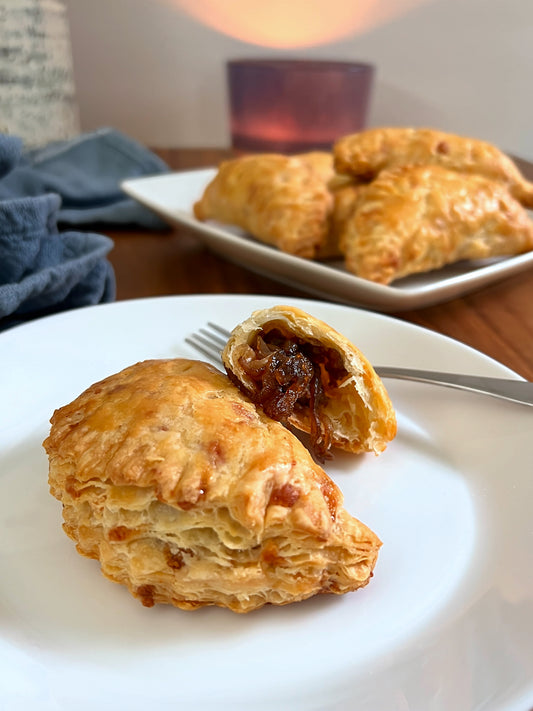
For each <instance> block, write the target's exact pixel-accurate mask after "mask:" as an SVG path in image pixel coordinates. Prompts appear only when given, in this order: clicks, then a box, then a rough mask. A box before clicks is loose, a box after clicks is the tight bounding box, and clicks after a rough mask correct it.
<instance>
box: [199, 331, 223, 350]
mask: <svg viewBox="0 0 533 711" xmlns="http://www.w3.org/2000/svg"><path fill="white" fill-rule="evenodd" d="M200 334H202V335H204V336H207V338H208V339H209V342H210V343H211V344H212V345H216V346H217V348H218V349H219V350H222V349H223V348H224V346H225V345H226V341H227V340H228V339H227V338H220V336H217V334H216V333H211V332H210V331H208V330H207V329H205V328H201V329H200V331H199V332H198V338H201V336H200Z"/></svg>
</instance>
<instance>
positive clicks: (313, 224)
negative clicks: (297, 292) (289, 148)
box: [194, 152, 333, 258]
mask: <svg viewBox="0 0 533 711" xmlns="http://www.w3.org/2000/svg"><path fill="white" fill-rule="evenodd" d="M328 162H329V168H328ZM329 174H331V175H332V174H333V158H332V156H331V155H329V154H323V153H320V152H318V153H317V154H315V153H312V154H309V156H308V157H307V158H306V157H305V155H304V156H292V157H289V156H283V155H278V154H261V155H249V156H243V157H241V158H236V159H234V160H230V161H225V162H223V163H222V164H221V165H220V166H219V169H218V171H217V173H216V175H215V177H214V178H213V180H212V181H211V182H210V183H209V185H208V186H207V187H206V189H205V191H204V194H203V196H202V198H201V199H200V200H199V201H198V202H196V203H195V205H194V214H195V216H196V218H197V219H199V220H210V219H212V220H218V221H219V222H223V223H226V224H230V225H236V226H237V227H240V228H241V229H243V230H245V231H246V232H248V233H250V234H251V235H252V236H253V237H255V238H256V239H258V240H260V241H262V242H265V243H267V244H270V245H274V246H276V247H278V248H279V249H281V250H282V251H284V252H287V253H289V254H294V255H297V256H300V257H306V258H313V257H315V256H316V255H317V253H319V252H320V250H321V248H323V247H324V244H325V243H326V241H327V239H328V236H329V217H330V214H331V210H332V206H333V198H332V196H331V193H330V191H329V190H328V187H327V176H328V175H329Z"/></svg>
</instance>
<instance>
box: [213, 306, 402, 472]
mask: <svg viewBox="0 0 533 711" xmlns="http://www.w3.org/2000/svg"><path fill="white" fill-rule="evenodd" d="M222 360H223V362H224V366H225V368H226V370H227V372H228V375H229V376H230V378H231V379H232V380H233V381H234V382H236V383H237V384H238V385H239V387H241V389H242V390H243V391H244V392H245V393H246V394H247V395H248V396H249V397H250V398H251V399H252V400H253V401H254V402H256V403H257V404H258V405H260V406H261V407H262V408H263V410H264V411H265V412H266V413H267V414H268V415H269V416H270V417H273V418H275V419H278V420H280V421H282V422H284V423H288V424H291V425H293V426H294V427H296V428H297V429H299V430H302V431H303V432H308V433H310V435H311V442H312V446H313V449H314V451H315V453H316V454H317V456H318V457H319V458H323V457H324V456H325V454H326V453H327V452H328V450H329V449H330V447H331V446H335V447H340V448H342V449H345V450H347V451H349V452H375V453H376V454H379V453H380V452H382V451H383V450H384V449H385V447H386V446H387V444H388V443H389V442H390V440H392V439H393V437H394V436H395V434H396V416H395V413H394V408H393V406H392V404H391V401H390V399H389V396H388V394H387V392H386V390H385V387H384V386H383V383H382V382H381V380H380V378H379V377H378V376H377V374H376V372H375V371H374V369H373V368H372V366H371V365H370V363H369V362H368V360H367V359H366V358H365V357H364V355H363V354H362V353H361V352H360V351H359V350H358V349H357V348H356V347H355V346H354V345H353V344H352V343H350V342H349V341H348V340H347V339H346V338H345V337H344V336H343V335H341V334H340V333H338V332H337V331H335V330H334V329H333V328H331V326H328V324H326V323H324V322H323V321H320V320H319V319H316V318H314V317H313V316H310V315H309V314H307V313H305V312H304V311H302V310H301V309H296V308H293V307H291V306H275V307H273V308H269V309H263V310H260V311H255V312H254V313H253V314H252V315H251V316H250V317H249V318H248V319H246V320H245V321H243V322H242V323H241V324H239V325H238V326H237V327H236V328H235V329H234V330H233V332H232V334H231V336H230V338H229V340H228V343H227V345H226V347H225V349H224V351H223V353H222Z"/></svg>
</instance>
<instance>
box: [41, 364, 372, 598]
mask: <svg viewBox="0 0 533 711" xmlns="http://www.w3.org/2000/svg"><path fill="white" fill-rule="evenodd" d="M51 422H52V427H51V431H50V435H49V437H48V438H47V439H46V440H45V442H44V447H45V449H46V451H47V453H48V456H49V460H50V473H49V483H50V490H51V493H52V494H53V495H54V496H55V497H56V498H57V499H59V500H60V501H61V502H62V504H63V517H64V529H65V531H66V533H67V534H68V535H69V536H70V537H71V538H72V539H73V540H74V541H75V542H76V547H77V549H78V551H79V552H80V553H81V554H82V555H85V556H88V557H89V558H95V559H97V560H99V561H100V564H101V567H102V571H103V573H104V575H105V576H107V577H108V578H110V579H111V580H113V581H115V582H118V583H122V584H123V585H125V586H127V587H128V589H129V590H130V592H131V593H132V594H133V595H134V596H135V597H137V598H139V599H140V600H141V602H142V603H143V604H144V605H146V606H151V605H153V604H155V603H169V604H172V605H175V606H177V607H180V608H183V609H185V610H192V609H195V608H198V607H202V606H204V605H219V606H222V607H228V608H230V609H231V610H233V611H235V612H248V611H250V610H253V609H256V608H258V607H261V606H262V605H264V604H265V603H272V604H275V605H283V604H286V603H290V602H295V601H298V600H303V599H305V598H308V597H310V596H312V595H315V594H316V593H338V594H341V593H345V592H348V591H351V590H355V589H356V588H359V587H361V586H363V585H366V584H367V582H368V581H369V578H370V577H371V574H372V569H373V567H374V565H375V562H376V557H377V554H378V549H379V547H380V545H381V544H380V541H379V539H378V538H377V537H376V536H375V535H374V534H373V533H372V531H370V529H369V528H367V527H366V526H365V525H364V524H362V523H360V522H359V521H357V520H356V519H355V518H352V517H351V516H350V515H349V514H348V513H347V512H346V510H345V509H344V508H343V506H342V495H341V493H340V491H339V490H338V488H337V487H336V486H335V484H334V483H333V482H332V481H331V479H330V478H329V477H328V476H327V475H326V474H325V472H324V471H323V470H322V469H321V468H320V467H319V466H318V465H317V464H316V463H315V462H314V461H313V460H312V459H311V456H310V455H309V453H308V452H307V450H306V449H305V448H304V447H303V445H302V444H301V443H300V442H299V441H298V439H297V438H296V437H295V436H294V435H292V434H291V433H290V432H289V431H288V430H286V429H285V428H284V427H283V426H282V425H280V424H279V423H278V422H274V421H273V420H271V419H270V418H268V417H267V416H266V415H264V414H263V413H262V412H260V411H259V410H257V409H256V407H255V406H254V405H253V404H252V403H251V402H250V401H249V400H248V399H247V398H246V397H244V396H243V395H242V394H241V393H240V392H239V390H238V389H237V388H235V387H234V386H233V385H232V384H231V383H230V382H229V380H228V378H227V377H226V376H225V375H223V374H222V373H220V372H219V371H217V370H216V369H215V368H212V367H211V366H209V365H207V364H205V363H201V362H199V361H191V360H182V359H176V360H156V361H145V362H143V363H138V364H136V365H133V366H131V367H129V368H126V369H125V370H123V371H122V372H120V373H118V374H116V375H112V376H110V377H108V378H106V379H105V380H103V381H101V382H99V383H96V384H95V385H93V386H91V387H90V388H89V389H88V390H86V391H85V392H84V393H82V394H81V395H80V396H79V397H78V398H77V399H76V400H74V401H73V402H72V403H70V404H69V405H66V406H65V407H62V408H61V409H60V410H57V411H56V412H55V413H54V415H53V417H52V420H51Z"/></svg>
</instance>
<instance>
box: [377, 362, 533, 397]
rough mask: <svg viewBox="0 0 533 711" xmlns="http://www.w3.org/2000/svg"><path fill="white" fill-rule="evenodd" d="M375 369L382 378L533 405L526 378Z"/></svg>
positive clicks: (532, 387) (529, 384)
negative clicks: (436, 386) (469, 391)
mask: <svg viewBox="0 0 533 711" xmlns="http://www.w3.org/2000/svg"><path fill="white" fill-rule="evenodd" d="M375 371H376V373H377V374H378V375H379V376H380V377H381V378H395V379H399V380H417V381H420V382H423V383H432V384H433V385H444V386H445V387H449V388H459V389H461V390H471V391H473V392H477V393H483V394H485V395H492V396H493V397H498V398H503V399H504V400H511V401H512V402H518V403H520V404H522V405H533V383H530V382H527V381H525V380H510V379H508V378H489V377H484V376H480V375H460V374H456V373H440V372H435V371H431V370H415V369H411V368H395V367H390V366H383V367H381V366H377V367H375Z"/></svg>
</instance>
